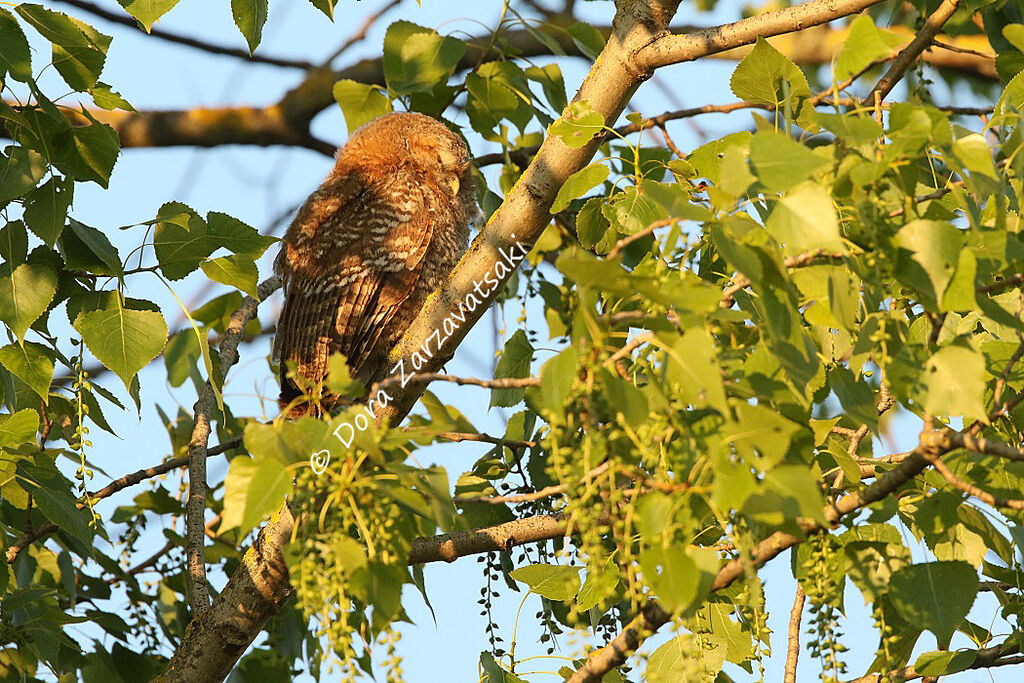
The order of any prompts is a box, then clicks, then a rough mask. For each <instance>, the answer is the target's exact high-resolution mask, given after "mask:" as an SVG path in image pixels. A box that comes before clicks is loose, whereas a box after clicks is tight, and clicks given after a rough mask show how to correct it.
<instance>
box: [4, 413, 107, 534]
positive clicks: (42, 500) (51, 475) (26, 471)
mask: <svg viewBox="0 0 1024 683" xmlns="http://www.w3.org/2000/svg"><path fill="white" fill-rule="evenodd" d="M22 412H24V411H22ZM29 412H33V413H34V412H35V411H29ZM19 414H20V413H19ZM36 419H38V416H36ZM51 467H52V465H51ZM18 471H19V473H21V474H22V477H23V478H22V479H21V482H22V487H23V488H25V490H26V491H28V492H29V493H31V494H32V501H33V503H34V504H35V505H36V507H38V508H39V509H40V510H41V511H42V513H43V514H44V515H46V518H47V519H49V520H50V521H51V522H53V523H54V524H56V525H57V526H59V527H60V528H61V530H62V531H64V532H65V533H67V534H70V535H71V536H72V537H74V538H75V539H77V540H79V541H81V543H82V545H84V546H85V548H86V549H88V548H89V547H90V546H91V545H92V537H93V534H92V531H91V529H90V528H89V513H88V512H86V511H85V510H81V509H79V508H78V506H77V504H76V502H77V501H76V500H75V497H74V496H73V495H72V494H71V486H70V482H68V480H67V479H65V478H64V477H63V476H61V475H60V473H59V472H57V471H56V470H55V469H53V470H50V471H48V470H47V469H46V468H43V467H39V466H38V465H32V464H29V463H27V462H24V461H23V462H21V463H18Z"/></svg>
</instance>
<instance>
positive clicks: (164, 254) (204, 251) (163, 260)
mask: <svg viewBox="0 0 1024 683" xmlns="http://www.w3.org/2000/svg"><path fill="white" fill-rule="evenodd" d="M220 215H223V214H220ZM156 217H157V223H156V230H154V231H153V248H154V250H155V251H156V259H157V262H158V263H159V264H160V270H161V271H162V272H163V274H164V275H166V276H167V277H168V278H169V279H171V280H180V279H181V278H183V277H185V276H186V275H188V274H189V273H191V272H192V271H194V270H195V269H196V268H198V267H199V264H200V263H201V262H202V261H203V259H205V258H206V257H207V256H209V255H210V254H211V253H212V252H213V250H214V249H216V248H217V244H216V243H215V242H214V241H213V240H211V239H210V237H209V235H208V234H207V226H206V222H205V221H203V219H202V218H200V217H199V214H197V213H196V212H195V211H193V210H192V209H190V208H189V207H187V206H185V205H184V204H181V203H180V202H168V203H167V204H164V205H163V206H161V207H160V210H159V211H157V214H156ZM225 223H226V221H225Z"/></svg>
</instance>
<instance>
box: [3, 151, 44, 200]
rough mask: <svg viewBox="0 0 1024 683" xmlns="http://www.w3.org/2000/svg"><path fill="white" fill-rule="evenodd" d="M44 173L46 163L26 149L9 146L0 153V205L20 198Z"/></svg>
mask: <svg viewBox="0 0 1024 683" xmlns="http://www.w3.org/2000/svg"><path fill="white" fill-rule="evenodd" d="M45 173H46V161H45V160H44V159H43V157H41V156H39V155H38V154H36V153H35V152H33V151H32V150H30V149H28V148H27V147H18V146H10V147H6V148H4V151H3V152H0V205H2V204H5V203H7V202H9V201H10V200H12V199H15V198H17V197H20V196H22V195H23V194H25V193H26V192H28V191H29V190H31V189H32V188H33V187H35V186H36V183H38V182H39V181H40V180H42V178H43V175H44V174H45Z"/></svg>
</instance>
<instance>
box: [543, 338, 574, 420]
mask: <svg viewBox="0 0 1024 683" xmlns="http://www.w3.org/2000/svg"><path fill="white" fill-rule="evenodd" d="M577 362H578V358H577V355H576V349H574V348H573V347H571V346H570V347H569V348H567V349H565V350H564V351H562V352H561V353H559V354H558V355H556V356H554V357H553V358H550V359H548V360H547V362H545V363H544V365H543V366H541V369H540V388H539V389H538V390H536V391H537V396H538V399H539V404H540V407H542V408H543V409H544V410H546V411H548V412H549V414H550V415H551V417H552V418H553V419H558V417H559V416H560V415H561V414H562V413H563V412H564V410H565V401H566V399H567V398H568V396H569V390H570V389H571V388H572V383H573V380H575V378H576V367H577Z"/></svg>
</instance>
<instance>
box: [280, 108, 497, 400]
mask: <svg viewBox="0 0 1024 683" xmlns="http://www.w3.org/2000/svg"><path fill="white" fill-rule="evenodd" d="M469 162H470V157H469V150H468V149H467V147H466V145H465V143H464V142H463V141H462V140H461V139H460V138H459V137H458V136H457V135H455V134H454V133H452V132H451V131H449V130H448V128H446V127H445V126H444V125H443V124H442V123H440V122H438V121H436V120H434V119H432V118H430V117H428V116H423V115H422V114H406V113H402V114H388V115H387V116H382V117H380V118H378V119H375V120H373V121H371V122H369V123H367V124H366V125H364V126H363V127H362V128H360V129H359V130H357V131H356V132H355V133H353V134H352V136H351V138H350V139H349V141H348V143H347V144H346V145H345V146H344V147H342V148H341V149H340V150H338V155H337V160H336V162H335V165H334V168H333V169H332V170H331V173H330V174H329V175H328V176H327V179H326V180H325V181H324V182H323V184H322V185H321V186H320V187H319V188H318V189H317V190H316V191H315V192H314V193H313V194H312V195H310V197H309V199H307V200H306V203H305V204H303V206H302V208H301V209H299V212H298V215H296V217H295V220H294V221H293V222H292V224H291V226H290V227H289V228H288V231H287V232H286V233H285V236H284V240H283V243H282V245H281V253H280V254H279V255H278V257H277V261H276V263H275V269H276V270H277V271H278V273H279V274H280V275H281V276H282V278H283V281H284V294H285V301H284V308H283V309H282V311H281V318H280V321H279V322H278V329H277V338H276V340H275V342H274V357H275V359H277V360H279V361H280V363H281V397H280V402H281V405H282V407H287V406H289V405H290V404H293V403H295V402H296V399H297V398H298V397H299V396H301V395H302V392H301V391H300V390H299V389H298V388H297V387H296V386H295V384H294V383H293V382H292V381H291V380H289V379H288V378H287V376H286V373H287V369H286V366H287V363H288V362H292V363H294V364H295V365H296V369H297V372H298V374H299V375H301V376H302V377H304V378H305V379H307V380H309V382H310V383H311V384H314V385H315V384H318V383H320V382H322V381H323V380H324V378H325V376H326V373H327V360H328V358H329V356H330V355H331V354H332V353H338V352H340V353H342V354H344V355H345V357H346V358H347V359H348V364H349V368H350V370H351V373H352V376H353V377H357V378H358V379H360V380H362V382H363V383H364V384H365V385H367V386H369V385H370V384H372V383H373V382H375V381H377V380H379V379H382V378H383V377H384V376H385V374H386V373H387V368H386V367H384V364H385V361H386V357H387V353H388V351H389V350H390V348H391V346H392V345H393V344H394V343H396V342H397V341H398V339H399V338H400V337H401V335H402V332H404V330H405V328H406V327H407V326H408V324H409V323H410V322H411V321H412V319H413V318H414V317H415V315H416V313H417V312H418V310H419V308H420V307H421V306H422V304H423V301H424V300H425V299H426V297H427V295H428V294H430V293H431V292H432V291H433V290H434V289H436V288H437V286H438V285H439V284H440V282H441V279H442V278H443V277H444V276H445V275H447V273H448V272H449V271H450V270H451V269H452V267H453V266H454V265H455V263H456V262H457V261H458V259H459V257H460V256H461V255H462V253H463V252H464V251H465V249H466V242H467V240H468V237H469V224H470V222H471V221H473V220H475V219H476V217H477V216H478V214H479V209H478V208H477V206H476V202H475V198H474V189H475V188H474V184H473V181H472V176H471V175H470V167H469ZM310 410H311V409H310V408H309V407H307V406H302V405H292V406H291V409H290V411H289V414H290V415H292V416H296V415H301V414H305V413H307V412H310Z"/></svg>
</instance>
